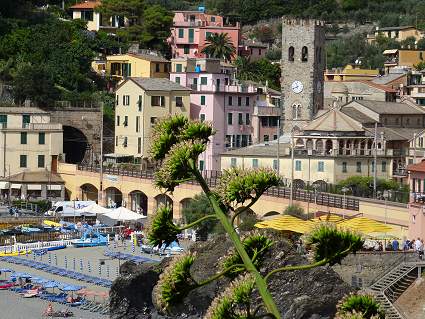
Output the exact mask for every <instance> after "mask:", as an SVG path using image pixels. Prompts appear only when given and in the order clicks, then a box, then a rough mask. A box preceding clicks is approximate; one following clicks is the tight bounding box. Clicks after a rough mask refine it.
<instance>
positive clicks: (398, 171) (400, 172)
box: [393, 168, 407, 177]
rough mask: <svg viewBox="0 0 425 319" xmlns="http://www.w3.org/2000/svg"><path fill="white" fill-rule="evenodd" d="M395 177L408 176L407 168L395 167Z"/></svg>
mask: <svg viewBox="0 0 425 319" xmlns="http://www.w3.org/2000/svg"><path fill="white" fill-rule="evenodd" d="M393 177H407V170H406V169H405V168H397V169H394V170H393Z"/></svg>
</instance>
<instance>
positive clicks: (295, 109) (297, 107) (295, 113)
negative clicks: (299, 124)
mask: <svg viewBox="0 0 425 319" xmlns="http://www.w3.org/2000/svg"><path fill="white" fill-rule="evenodd" d="M300 117H301V104H293V105H292V119H294V120H297V119H298V118H300Z"/></svg>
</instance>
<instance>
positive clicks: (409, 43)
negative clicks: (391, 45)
mask: <svg viewBox="0 0 425 319" xmlns="http://www.w3.org/2000/svg"><path fill="white" fill-rule="evenodd" d="M400 45H401V47H402V48H403V49H411V50H413V49H415V48H416V38H415V37H407V38H406V39H404V40H403V41H401V43H400Z"/></svg>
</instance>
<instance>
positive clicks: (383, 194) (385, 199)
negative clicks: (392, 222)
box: [382, 190, 390, 225]
mask: <svg viewBox="0 0 425 319" xmlns="http://www.w3.org/2000/svg"><path fill="white" fill-rule="evenodd" d="M382 197H384V207H385V225H386V224H387V200H388V198H389V197H390V192H389V191H388V190H384V191H383V193H382Z"/></svg>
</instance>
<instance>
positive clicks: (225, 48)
mask: <svg viewBox="0 0 425 319" xmlns="http://www.w3.org/2000/svg"><path fill="white" fill-rule="evenodd" d="M202 53H204V54H206V55H207V56H209V57H211V58H216V59H223V60H225V61H230V60H231V59H232V58H233V56H234V54H235V53H236V48H235V47H234V45H233V43H232V41H231V39H230V37H229V35H228V34H227V33H213V34H211V35H210V36H209V37H208V38H207V45H206V46H205V47H204V48H203V49H202Z"/></svg>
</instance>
